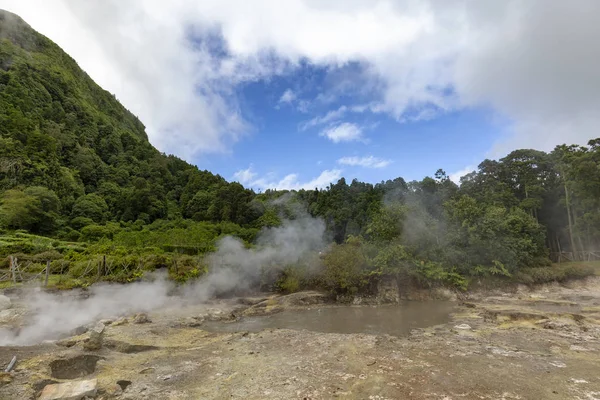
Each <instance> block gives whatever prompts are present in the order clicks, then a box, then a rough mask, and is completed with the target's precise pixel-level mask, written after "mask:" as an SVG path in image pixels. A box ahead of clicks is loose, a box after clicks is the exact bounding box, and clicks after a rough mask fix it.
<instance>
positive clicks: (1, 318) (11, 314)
mask: <svg viewBox="0 0 600 400" xmlns="http://www.w3.org/2000/svg"><path fill="white" fill-rule="evenodd" d="M19 317H20V315H19V312H18V311H17V310H15V309H9V310H2V311H0V324H6V323H9V322H13V321H14V320H16V319H18V318H19Z"/></svg>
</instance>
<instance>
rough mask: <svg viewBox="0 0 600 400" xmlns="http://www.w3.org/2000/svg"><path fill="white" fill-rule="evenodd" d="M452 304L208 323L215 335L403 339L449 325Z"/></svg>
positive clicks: (290, 313)
mask: <svg viewBox="0 0 600 400" xmlns="http://www.w3.org/2000/svg"><path fill="white" fill-rule="evenodd" d="M453 308H454V305H453V303H449V302H434V301H429V302H406V303H403V304H400V305H397V306H355V307H350V306H340V307H323V308H313V309H310V310H292V311H284V312H280V313H277V314H273V315H269V316H260V317H246V318H243V319H240V320H238V321H235V322H228V323H227V322H206V323H205V324H203V325H202V329H205V330H208V331H213V332H240V331H250V332H259V331H262V330H264V329H277V328H282V329H294V330H302V329H306V330H309V331H314V332H325V333H369V334H389V335H394V336H401V335H406V334H408V333H410V331H411V330H412V329H415V328H425V327H428V326H433V325H438V324H443V323H446V322H448V321H449V319H450V313H451V312H452V311H453Z"/></svg>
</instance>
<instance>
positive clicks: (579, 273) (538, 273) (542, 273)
mask: <svg viewBox="0 0 600 400" xmlns="http://www.w3.org/2000/svg"><path fill="white" fill-rule="evenodd" d="M594 273H595V269H594V267H593V266H592V265H589V264H585V263H564V264H554V265H552V266H550V267H539V268H524V269H522V270H521V271H519V272H517V273H516V274H515V276H514V279H515V280H516V281H517V282H519V283H524V284H527V285H532V284H540V283H548V282H565V281H567V280H569V279H581V278H585V277H587V276H591V275H594Z"/></svg>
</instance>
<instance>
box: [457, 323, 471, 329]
mask: <svg viewBox="0 0 600 400" xmlns="http://www.w3.org/2000/svg"><path fill="white" fill-rule="evenodd" d="M454 329H460V330H470V329H472V328H471V325H468V324H460V325H456V326H455V327H454Z"/></svg>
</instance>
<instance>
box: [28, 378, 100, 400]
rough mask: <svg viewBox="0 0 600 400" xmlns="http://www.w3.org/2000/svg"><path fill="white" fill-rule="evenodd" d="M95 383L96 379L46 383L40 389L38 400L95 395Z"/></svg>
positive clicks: (74, 398)
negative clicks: (42, 388)
mask: <svg viewBox="0 0 600 400" xmlns="http://www.w3.org/2000/svg"><path fill="white" fill-rule="evenodd" d="M97 385H98V380H97V379H89V380H83V381H71V382H65V383H56V384H52V385H47V386H46V387H45V388H44V390H42V393H41V394H40V397H39V400H81V399H83V398H85V397H95V396H96V391H97V389H96V386H97Z"/></svg>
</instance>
